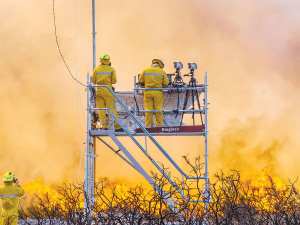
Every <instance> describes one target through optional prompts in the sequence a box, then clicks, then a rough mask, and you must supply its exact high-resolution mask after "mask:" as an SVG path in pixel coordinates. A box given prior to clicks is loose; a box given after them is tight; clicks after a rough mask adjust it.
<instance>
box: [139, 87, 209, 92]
mask: <svg viewBox="0 0 300 225" xmlns="http://www.w3.org/2000/svg"><path fill="white" fill-rule="evenodd" d="M196 89H199V90H203V91H204V90H205V87H171V88H170V87H163V88H139V87H138V88H134V89H133V90H144V91H147V90H153V91H164V90H167V91H176V90H196Z"/></svg>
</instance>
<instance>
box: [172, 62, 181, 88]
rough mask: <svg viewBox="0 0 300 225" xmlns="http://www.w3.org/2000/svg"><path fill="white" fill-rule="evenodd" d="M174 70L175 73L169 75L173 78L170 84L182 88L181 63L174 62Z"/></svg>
mask: <svg viewBox="0 0 300 225" xmlns="http://www.w3.org/2000/svg"><path fill="white" fill-rule="evenodd" d="M174 68H175V69H176V71H175V73H173V74H171V76H172V75H173V76H175V77H174V80H173V82H172V84H173V85H174V86H183V85H184V82H183V80H182V77H181V74H180V70H181V69H182V68H183V65H182V63H181V62H179V61H177V62H174Z"/></svg>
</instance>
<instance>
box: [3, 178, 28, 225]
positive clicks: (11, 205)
mask: <svg viewBox="0 0 300 225" xmlns="http://www.w3.org/2000/svg"><path fill="white" fill-rule="evenodd" d="M23 195H24V190H23V188H22V187H21V186H20V185H19V184H16V185H15V186H14V185H13V182H4V186H1V187H0V198H1V203H2V212H1V222H0V224H1V225H6V224H12V225H13V224H17V223H18V217H19V214H18V205H19V202H18V197H21V196H23Z"/></svg>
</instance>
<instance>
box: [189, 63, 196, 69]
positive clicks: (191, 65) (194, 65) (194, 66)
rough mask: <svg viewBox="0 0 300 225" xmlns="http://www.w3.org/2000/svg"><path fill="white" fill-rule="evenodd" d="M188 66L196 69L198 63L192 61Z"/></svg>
mask: <svg viewBox="0 0 300 225" xmlns="http://www.w3.org/2000/svg"><path fill="white" fill-rule="evenodd" d="M188 67H189V69H190V70H195V69H197V64H196V63H193V62H190V63H188Z"/></svg>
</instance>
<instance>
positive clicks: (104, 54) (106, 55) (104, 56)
mask: <svg viewBox="0 0 300 225" xmlns="http://www.w3.org/2000/svg"><path fill="white" fill-rule="evenodd" d="M100 59H108V60H110V56H109V55H108V54H107V53H103V54H102V55H101V56H100Z"/></svg>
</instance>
